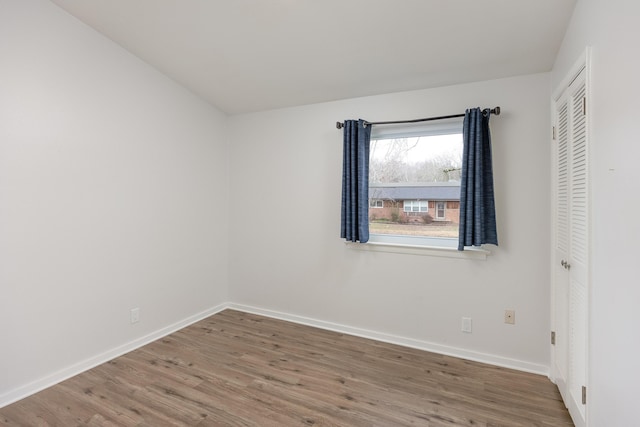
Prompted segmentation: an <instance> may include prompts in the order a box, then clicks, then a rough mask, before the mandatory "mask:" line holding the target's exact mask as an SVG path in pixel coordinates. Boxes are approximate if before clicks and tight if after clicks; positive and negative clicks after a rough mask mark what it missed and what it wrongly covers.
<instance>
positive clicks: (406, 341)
mask: <svg viewBox="0 0 640 427" xmlns="http://www.w3.org/2000/svg"><path fill="white" fill-rule="evenodd" d="M227 307H228V308H230V309H233V310H239V311H244V312H247V313H253V314H258V315H261V316H266V317H272V318H275V319H280V320H286V321H289V322H294V323H299V324H301V325H307V326H314V327H316V328H321V329H327V330H329V331H334V332H340V333H343V334H347V335H355V336H358V337H362V338H369V339H373V340H377V341H382V342H386V343H390V344H397V345H401V346H404V347H410V348H415V349H418V350H425V351H430V352H432V353H438V354H443V355H447V356H453V357H459V358H461V359H467V360H473V361H475V362H482V363H487V364H489V365H494V366H500V367H503V368H509V369H516V370H518V371H524V372H530V373H533V374H539V375H544V376H547V377H548V376H549V367H548V366H545V365H540V364H537V363H531V362H527V361H524V360H518V359H511V358H508V357H502V356H497V355H494V354H487V353H480V352H476V351H470V350H465V349H462V348H458V347H451V346H447V345H442V344H436V343H432V342H428V341H421V340H416V339H413V338H406V337H401V336H397V335H390V334H385V333H382V332H376V331H371V330H368V329H361V328H354V327H351V326H347V325H342V324H339V323H332V322H326V321H324V320H317V319H312V318H309V317H304V316H297V315H295V314H289V313H282V312H279V311H274V310H268V309H263V308H259V307H252V306H248V305H243V304H234V303H229V304H228V305H227Z"/></svg>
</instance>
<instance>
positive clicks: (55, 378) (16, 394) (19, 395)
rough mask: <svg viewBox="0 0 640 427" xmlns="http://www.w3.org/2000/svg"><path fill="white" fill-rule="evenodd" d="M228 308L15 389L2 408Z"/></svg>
mask: <svg viewBox="0 0 640 427" xmlns="http://www.w3.org/2000/svg"><path fill="white" fill-rule="evenodd" d="M227 307H228V304H227V303H223V304H220V305H217V306H215V307H211V308H209V309H207V310H204V311H201V312H200V313H197V314H194V315H193V316H189V317H187V318H185V319H182V320H180V321H178V322H176V323H173V324H171V325H169V326H166V327H164V328H162V329H158V330H157V331H154V332H151V333H150V334H147V335H145V336H143V337H140V338H137V339H135V340H133V341H130V342H128V343H126V344H123V345H121V346H118V347H115V348H113V349H111V350H108V351H105V352H104V353H101V354H98V355H96V356H93V357H90V358H88V359H85V360H83V361H81V362H78V363H75V364H73V365H71V366H69V367H66V368H64V369H61V370H59V371H56V372H54V373H52V374H49V375H47V376H45V377H43V378H40V379H38V380H36V381H33V382H31V383H28V384H25V385H23V386H20V387H18V388H16V389H13V390H11V391H9V392H7V393H4V394H2V395H0V408H2V407H4V406H7V405H10V404H11V403H13V402H16V401H18V400H20V399H24V398H25V397H27V396H30V395H32V394H34V393H37V392H39V391H41V390H44V389H45V388H47V387H51V386H52V385H55V384H58V383H59V382H61V381H64V380H66V379H68V378H71V377H73V376H74V375H78V374H80V373H82V372H84V371H87V370H89V369H91V368H94V367H96V366H98V365H100V364H102V363H105V362H108V361H109V360H112V359H114V358H116V357H118V356H122V355H123V354H125V353H128V352H130V351H132V350H135V349H137V348H140V347H142V346H144V345H146V344H149V343H150V342H153V341H155V340H157V339H160V338H162V337H165V336H167V335H169V334H172V333H174V332H176V331H178V330H180V329H182V328H184V327H186V326H189V325H191V324H192V323H195V322H197V321H199V320H202V319H204V318H207V317H209V316H211V315H214V314H216V313H219V312H221V311H222V310H224V309H226V308H227Z"/></svg>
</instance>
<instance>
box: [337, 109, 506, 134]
mask: <svg viewBox="0 0 640 427" xmlns="http://www.w3.org/2000/svg"><path fill="white" fill-rule="evenodd" d="M490 111H491V114H494V115H496V116H499V115H500V107H495V108H492V109H491V110H490ZM455 117H464V114H452V115H450V116H440V117H427V118H424V119H413V120H398V121H394V122H367V121H365V122H364V125H365V126H367V125H369V126H371V125H395V124H399V123H418V122H430V121H432V120H446V119H453V118H455ZM343 127H344V123H343V122H336V128H337V129H342V128H343Z"/></svg>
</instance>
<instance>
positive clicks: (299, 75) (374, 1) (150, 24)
mask: <svg viewBox="0 0 640 427" xmlns="http://www.w3.org/2000/svg"><path fill="white" fill-rule="evenodd" d="M52 1H53V2H54V3H56V4H58V5H59V6H61V7H62V8H64V9H65V10H67V11H68V12H70V13H71V14H73V15H75V16H76V17H78V18H79V19H80V20H82V21H84V22H85V23H87V24H88V25H90V26H91V27H93V28H95V29H96V30H98V31H99V32H101V33H103V34H104V35H106V36H107V37H109V38H110V39H112V40H114V41H115V42H116V43H118V44H120V45H121V46H122V47H124V48H125V49H127V50H129V51H130V52H132V53H133V54H135V55H136V56H138V57H140V58H142V59H143V60H144V61H146V62H148V63H149V64H151V65H152V66H154V67H156V68H157V69H159V70H160V71H162V72H163V73H165V74H166V75H168V76H170V77H171V78H173V79H174V80H175V81H177V82H179V83H180V84H182V85H184V86H186V87H187V88H189V89H190V90H192V91H193V92H195V93H196V94H198V95H200V96H201V97H203V98H204V99H206V100H207V101H209V102H210V103H211V104H214V105H215V106H217V107H218V108H220V109H221V110H223V111H225V112H226V113H229V114H236V113H243V112H250V111H260V110H266V109H272V108H280V107H287V106H295V105H303V104H311V103H316V102H323V101H331V100H338V99H345V98H354V97H359V96H366V95H377V94H382V93H389V92H399V91H404V90H413V89H423V88H429V87H436V86H444V85H450V84H458V83H465V82H472V81H481V80H490V79H495V78H501V77H508V76H514V75H521V74H530V73H536V72H543V71H549V70H550V69H551V67H552V65H553V61H554V59H555V56H556V53H557V50H558V47H559V46H560V43H561V41H562V38H563V36H564V32H565V29H566V27H567V24H568V21H569V19H570V16H571V12H572V11H573V7H574V4H575V1H576V0H533V1H531V0H527V1H525V0H483V1H475V0H135V1H132V0H91V1H88V0H52Z"/></svg>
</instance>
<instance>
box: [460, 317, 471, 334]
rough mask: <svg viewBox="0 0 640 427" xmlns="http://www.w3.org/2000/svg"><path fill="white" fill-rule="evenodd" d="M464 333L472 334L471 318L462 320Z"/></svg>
mask: <svg viewBox="0 0 640 427" xmlns="http://www.w3.org/2000/svg"><path fill="white" fill-rule="evenodd" d="M461 329H462V332H466V333H469V334H470V333H471V318H470V317H463V318H462V327H461Z"/></svg>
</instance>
